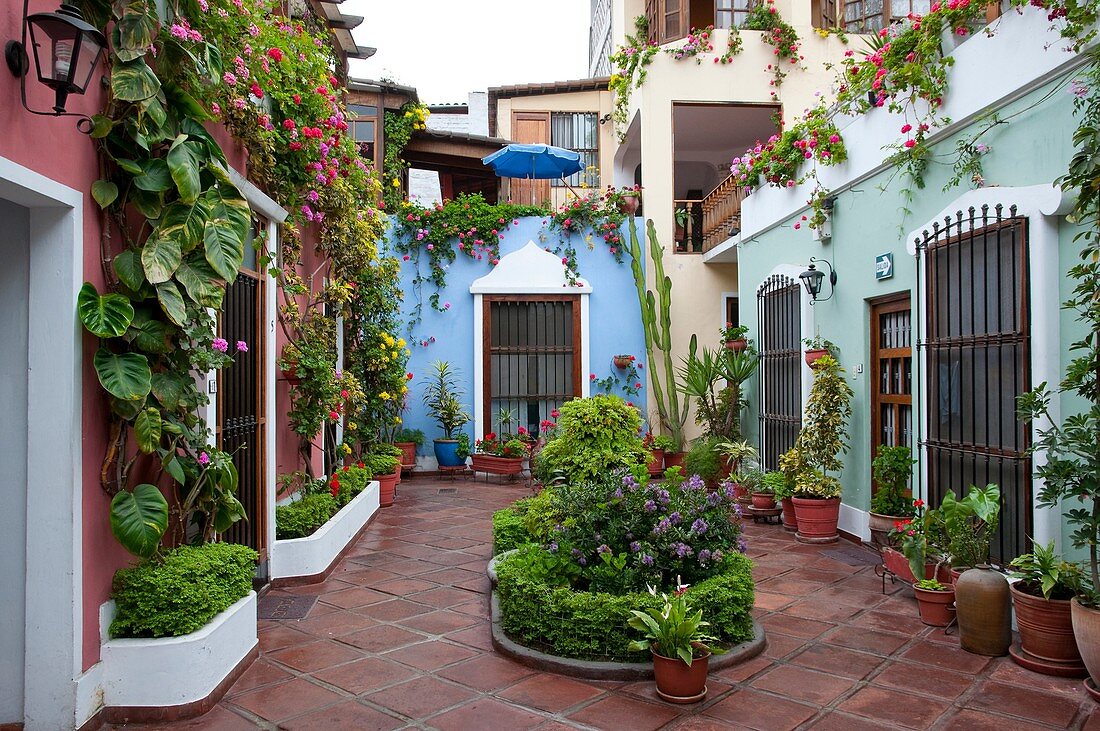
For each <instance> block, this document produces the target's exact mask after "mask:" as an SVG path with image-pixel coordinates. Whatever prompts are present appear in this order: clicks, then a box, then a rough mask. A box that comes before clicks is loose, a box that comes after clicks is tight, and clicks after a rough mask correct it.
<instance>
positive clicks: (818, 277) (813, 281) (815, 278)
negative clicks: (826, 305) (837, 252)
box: [798, 257, 836, 305]
mask: <svg viewBox="0 0 1100 731" xmlns="http://www.w3.org/2000/svg"><path fill="white" fill-rule="evenodd" d="M815 261H821V263H822V264H825V265H826V266H828V267H829V296H828V297H822V296H821V284H822V282H823V281H824V280H825V272H822V271H820V270H819V269H818V268H817V267H816V266H815V265H814V262H815ZM798 278H799V279H801V280H802V284H803V286H805V287H806V293H807V294H808V295H810V304H811V305H812V304H813V303H815V302H824V301H825V300H828V299H832V297H833V291H834V290H835V289H836V271H835V270H834V269H833V265H832V264H830V263H829V262H828V261H826V260H825V259H820V260H819V259H816V258H814V257H810V265H809V266H808V267H807V268H806V271H804V272H802V273H801V274H799V275H798Z"/></svg>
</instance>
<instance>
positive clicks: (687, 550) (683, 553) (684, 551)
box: [672, 542, 695, 558]
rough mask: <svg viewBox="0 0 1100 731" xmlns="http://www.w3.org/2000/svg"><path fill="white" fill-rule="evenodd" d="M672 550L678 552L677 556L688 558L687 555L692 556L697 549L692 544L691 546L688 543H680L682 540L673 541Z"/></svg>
mask: <svg viewBox="0 0 1100 731" xmlns="http://www.w3.org/2000/svg"><path fill="white" fill-rule="evenodd" d="M672 550H673V552H674V553H675V554H676V557H677V558H686V557H688V556H690V555H691V554H693V553H695V551H694V550H692V548H691V546H689V545H688V544H686V543H680V542H677V543H673V544H672Z"/></svg>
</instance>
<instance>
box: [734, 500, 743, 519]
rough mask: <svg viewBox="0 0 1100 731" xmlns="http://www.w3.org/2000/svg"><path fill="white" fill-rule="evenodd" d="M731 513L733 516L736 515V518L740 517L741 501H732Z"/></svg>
mask: <svg viewBox="0 0 1100 731" xmlns="http://www.w3.org/2000/svg"><path fill="white" fill-rule="evenodd" d="M733 514H734V515H735V516H737V517H738V518H740V517H741V515H742V513H741V503H734V504H733Z"/></svg>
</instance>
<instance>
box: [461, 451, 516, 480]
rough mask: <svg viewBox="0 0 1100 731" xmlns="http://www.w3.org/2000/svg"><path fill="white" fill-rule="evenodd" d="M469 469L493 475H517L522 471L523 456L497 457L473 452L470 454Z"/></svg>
mask: <svg viewBox="0 0 1100 731" xmlns="http://www.w3.org/2000/svg"><path fill="white" fill-rule="evenodd" d="M470 461H471V464H470V469H472V470H473V471H474V472H485V473H488V474H493V475H518V474H519V473H521V472H523V457H498V456H496V455H494V454H479V453H475V454H472V455H471V456H470Z"/></svg>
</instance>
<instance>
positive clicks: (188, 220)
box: [157, 198, 208, 253]
mask: <svg viewBox="0 0 1100 731" xmlns="http://www.w3.org/2000/svg"><path fill="white" fill-rule="evenodd" d="M207 215H208V209H207V203H206V201H205V200H204V199H202V198H200V199H198V200H197V201H195V202H194V203H192V204H187V203H180V202H179V201H173V202H172V203H169V204H168V205H167V206H165V207H164V215H163V216H162V217H161V219H160V224H159V225H158V226H157V230H158V232H159V234H157V235H159V236H160V237H161V238H168V239H173V240H175V241H178V242H179V245H180V248H182V249H183V251H184V253H187V252H188V251H191V249H194V248H195V247H196V246H198V245H199V244H201V243H202V235H203V230H204V229H205V228H206V218H207Z"/></svg>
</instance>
